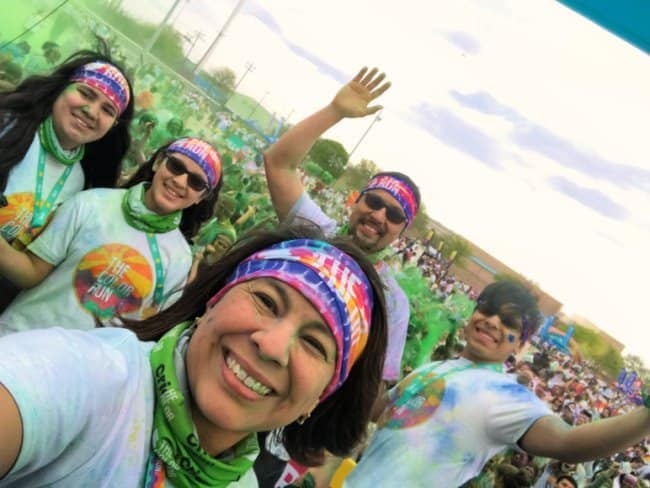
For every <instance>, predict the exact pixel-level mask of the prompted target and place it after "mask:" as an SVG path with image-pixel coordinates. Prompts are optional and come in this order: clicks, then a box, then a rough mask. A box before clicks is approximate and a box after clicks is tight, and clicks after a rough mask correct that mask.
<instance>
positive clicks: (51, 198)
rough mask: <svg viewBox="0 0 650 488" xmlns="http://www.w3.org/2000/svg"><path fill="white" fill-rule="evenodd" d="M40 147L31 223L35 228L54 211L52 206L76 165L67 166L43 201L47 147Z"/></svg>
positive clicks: (43, 222) (40, 225)
mask: <svg viewBox="0 0 650 488" xmlns="http://www.w3.org/2000/svg"><path fill="white" fill-rule="evenodd" d="M40 149H41V150H40V153H39V155H38V169H37V171H36V195H35V201H34V213H33V215H32V221H31V223H30V226H31V228H32V229H35V228H37V227H42V226H43V224H45V221H46V220H47V216H48V215H49V214H50V212H51V211H52V206H53V205H54V202H55V201H56V199H57V198H58V197H59V194H60V193H61V190H62V189H63V185H65V182H66V180H67V179H68V176H70V172H71V171H72V167H73V166H74V165H69V166H66V168H65V170H64V171H63V174H62V175H61V176H59V179H58V180H57V182H56V183H55V184H54V187H53V188H52V190H51V191H50V194H49V195H48V196H47V199H46V200H45V201H43V178H44V176H45V149H44V148H43V146H42V145H41V148H40Z"/></svg>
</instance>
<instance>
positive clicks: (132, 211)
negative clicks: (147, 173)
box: [122, 183, 183, 234]
mask: <svg viewBox="0 0 650 488" xmlns="http://www.w3.org/2000/svg"><path fill="white" fill-rule="evenodd" d="M145 186H146V184H145V183H138V184H137V185H135V186H132V187H131V188H129V189H128V190H126V193H125V194H124V198H123V199H122V212H123V213H124V218H125V219H126V221H127V223H128V224H129V225H130V226H131V227H133V228H134V229H138V230H141V231H143V232H151V233H153V234H162V233H163V232H169V231H171V230H174V229H177V228H178V226H179V224H180V223H181V217H182V216H183V211H182V210H177V211H176V212H172V213H170V214H167V215H158V214H157V213H153V212H152V211H151V210H149V209H148V208H147V206H146V205H145V204H144V193H145V189H146V187H145Z"/></svg>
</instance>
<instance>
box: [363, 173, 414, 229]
mask: <svg viewBox="0 0 650 488" xmlns="http://www.w3.org/2000/svg"><path fill="white" fill-rule="evenodd" d="M370 190H384V191H387V192H388V193H390V194H391V196H392V197H393V198H395V200H397V201H398V202H399V204H400V206H401V207H402V210H404V215H406V222H407V224H406V225H409V224H410V223H411V222H413V219H414V218H415V214H416V213H417V212H418V204H417V199H416V198H415V192H414V191H413V189H412V188H411V187H410V186H409V185H407V184H406V183H405V182H404V181H402V180H400V179H399V178H396V177H395V176H391V175H378V176H375V177H374V178H372V179H371V180H370V181H369V182H368V184H367V185H366V187H365V188H364V189H363V190H362V191H361V193H362V194H363V193H366V192H367V191H370Z"/></svg>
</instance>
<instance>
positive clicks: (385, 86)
mask: <svg viewBox="0 0 650 488" xmlns="http://www.w3.org/2000/svg"><path fill="white" fill-rule="evenodd" d="M390 87H391V82H390V81H387V82H386V83H384V84H383V85H381V86H380V87H379V88H377V89H376V90H374V91H372V92H371V93H370V99H371V100H374V99H375V98H377V97H379V96H380V95H382V94H383V93H384V92H385V91H386V90H388V89H389V88H390Z"/></svg>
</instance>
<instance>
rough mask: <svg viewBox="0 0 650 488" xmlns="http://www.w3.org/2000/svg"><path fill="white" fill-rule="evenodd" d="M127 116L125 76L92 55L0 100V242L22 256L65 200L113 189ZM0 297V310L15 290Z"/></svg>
mask: <svg viewBox="0 0 650 488" xmlns="http://www.w3.org/2000/svg"><path fill="white" fill-rule="evenodd" d="M132 117H133V91H132V89H131V85H130V82H129V80H128V78H127V77H126V76H125V75H124V70H123V69H121V68H120V67H119V66H117V65H116V64H114V63H113V62H112V61H111V59H110V57H108V56H107V55H105V54H101V53H97V52H91V51H82V52H79V53H77V54H75V55H73V56H71V57H70V58H68V60H67V61H65V62H64V63H63V64H61V65H60V66H59V67H58V68H56V69H55V70H54V71H53V72H52V73H51V74H49V75H43V76H30V77H29V78H27V79H25V80H24V81H23V82H22V83H20V85H18V86H17V87H16V88H15V89H14V90H12V91H10V92H5V93H0V238H2V239H5V240H6V241H8V242H10V243H11V244H12V245H13V246H14V247H15V248H17V249H24V247H25V246H26V245H27V244H29V243H30V242H31V241H32V240H33V239H34V237H35V236H36V235H38V234H39V233H40V232H41V231H42V230H43V229H44V228H45V226H46V225H47V222H49V219H50V218H51V217H52V215H53V211H54V209H55V208H56V207H57V206H58V205H59V204H61V203H62V202H64V201H65V200H67V199H68V198H70V197H71V196H72V195H74V194H76V193H78V192H80V191H81V190H83V189H84V188H98V187H109V188H110V187H114V186H115V185H116V181H117V176H118V172H119V167H120V161H121V160H122V158H123V157H124V155H125V153H126V150H127V149H128V147H129V144H130V137H129V133H128V126H129V124H130V122H131V119H132ZM0 292H1V293H0V311H1V310H3V309H4V308H5V307H6V305H7V304H8V303H9V301H10V300H11V299H12V298H13V297H14V296H15V295H16V293H17V292H18V290H17V289H16V288H15V287H13V286H12V285H11V284H10V283H8V282H7V281H6V280H3V279H1V278H0Z"/></svg>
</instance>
